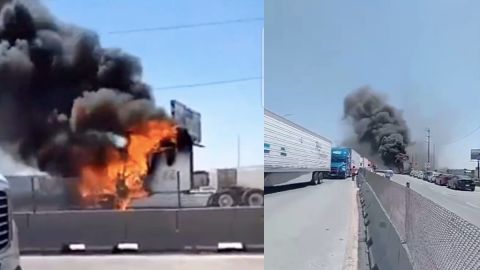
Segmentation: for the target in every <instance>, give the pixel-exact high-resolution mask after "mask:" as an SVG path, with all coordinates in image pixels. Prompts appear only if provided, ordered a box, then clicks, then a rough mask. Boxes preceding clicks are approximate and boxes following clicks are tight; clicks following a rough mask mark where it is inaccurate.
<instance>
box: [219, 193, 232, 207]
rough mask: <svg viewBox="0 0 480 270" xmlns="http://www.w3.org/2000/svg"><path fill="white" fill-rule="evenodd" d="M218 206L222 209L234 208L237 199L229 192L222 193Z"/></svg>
mask: <svg viewBox="0 0 480 270" xmlns="http://www.w3.org/2000/svg"><path fill="white" fill-rule="evenodd" d="M217 203H218V206H220V207H232V206H234V205H235V199H234V198H233V196H232V195H231V194H230V193H228V192H222V193H220V194H219V195H218V199H217Z"/></svg>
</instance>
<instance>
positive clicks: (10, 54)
mask: <svg viewBox="0 0 480 270" xmlns="http://www.w3.org/2000/svg"><path fill="white" fill-rule="evenodd" d="M141 77H142V66H141V64H140V61H139V59H138V58H136V57H134V56H131V55H129V54H127V53H125V52H123V51H121V50H119V49H110V48H103V47H102V46H101V45H100V42H99V38H98V36H97V35H96V34H95V33H94V32H92V31H89V30H86V29H83V28H81V27H78V26H74V25H68V24H65V23H63V22H60V21H59V20H57V19H56V18H54V17H53V16H52V15H51V14H49V12H48V11H47V10H46V9H45V8H44V7H43V6H42V5H41V4H40V3H39V2H38V1H26V0H25V1H20V0H12V1H0V143H1V144H2V145H8V146H9V147H8V149H15V150H14V151H13V152H14V154H16V156H17V157H19V158H21V159H23V160H24V161H25V162H31V161H33V163H35V164H36V165H37V166H39V168H40V169H42V170H48V171H51V172H57V173H60V174H67V173H73V174H75V170H76V168H75V164H78V160H74V159H81V160H84V162H95V163H102V162H104V161H105V154H106V152H105V147H107V146H112V145H115V144H116V142H115V140H116V139H115V138H122V136H125V135H126V132H127V127H128V126H129V125H130V124H132V123H134V122H138V121H145V120H149V119H166V118H167V116H166V114H165V113H164V112H163V111H162V110H158V109H156V107H155V105H154V101H153V99H152V96H151V94H150V88H149V86H148V85H146V84H145V83H144V82H142V80H141ZM112 135H113V136H112ZM12 145H14V146H15V147H11V146H12Z"/></svg>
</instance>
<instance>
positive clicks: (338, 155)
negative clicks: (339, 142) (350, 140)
mask: <svg viewBox="0 0 480 270" xmlns="http://www.w3.org/2000/svg"><path fill="white" fill-rule="evenodd" d="M350 164H351V155H350V149H349V148H344V147H334V148H332V163H331V169H330V177H332V178H341V179H345V178H347V177H349V176H351V168H350Z"/></svg>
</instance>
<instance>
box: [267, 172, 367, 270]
mask: <svg viewBox="0 0 480 270" xmlns="http://www.w3.org/2000/svg"><path fill="white" fill-rule="evenodd" d="M297 187H300V188H295V189H290V190H283V191H281V192H276V193H272V194H268V195H266V196H265V214H264V215H265V226H264V228H265V269H267V270H303V269H328V270H335V269H356V262H357V255H356V252H357V245H356V244H357V243H356V239H357V237H358V227H357V226H358V215H357V216H356V210H355V209H356V200H355V194H356V193H355V189H356V188H355V187H354V183H353V182H352V181H350V180H325V182H324V183H323V184H321V185H317V186H307V185H303V186H297Z"/></svg>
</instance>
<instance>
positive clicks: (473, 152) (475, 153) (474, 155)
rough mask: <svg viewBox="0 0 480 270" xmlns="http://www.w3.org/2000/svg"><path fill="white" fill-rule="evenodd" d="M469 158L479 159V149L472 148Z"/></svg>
mask: <svg viewBox="0 0 480 270" xmlns="http://www.w3.org/2000/svg"><path fill="white" fill-rule="evenodd" d="M470 159H472V160H479V159H480V149H472V150H471V152H470Z"/></svg>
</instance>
